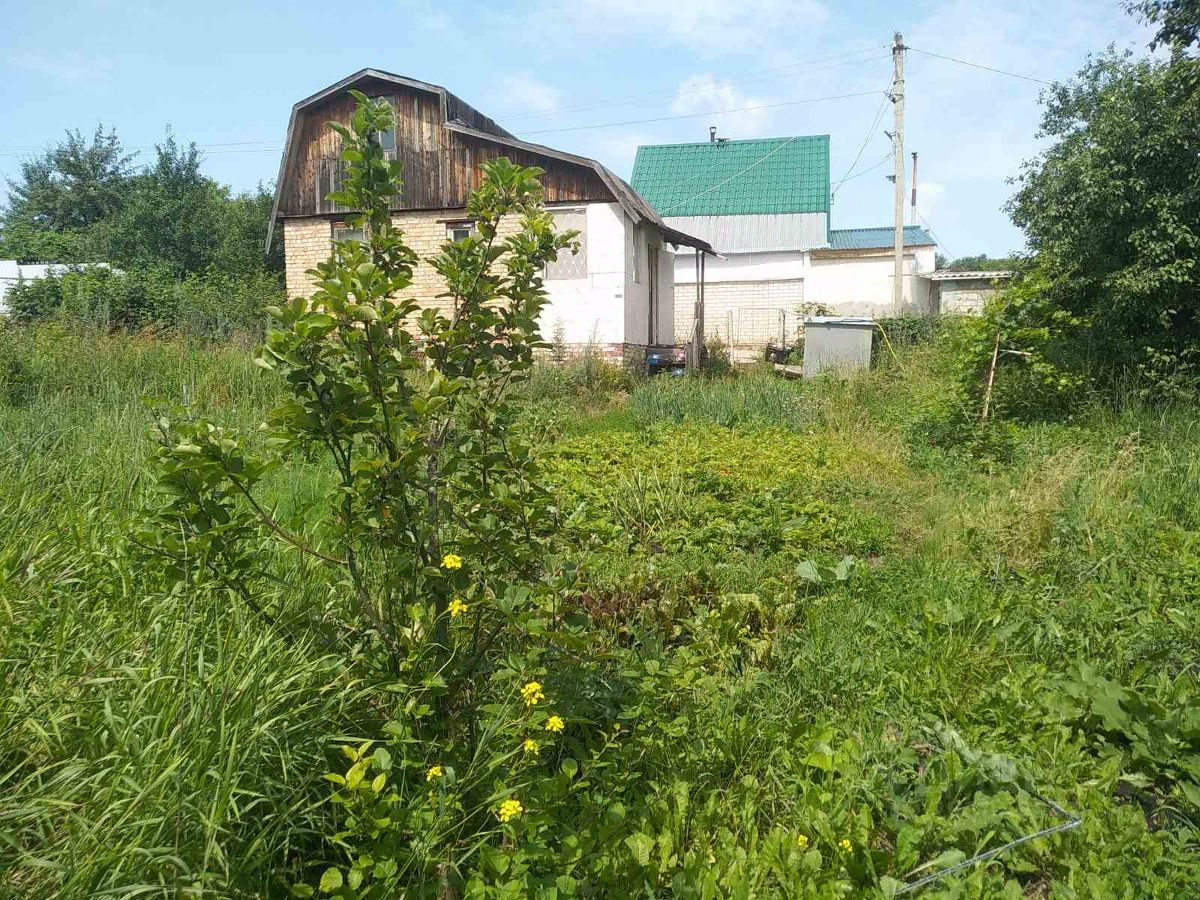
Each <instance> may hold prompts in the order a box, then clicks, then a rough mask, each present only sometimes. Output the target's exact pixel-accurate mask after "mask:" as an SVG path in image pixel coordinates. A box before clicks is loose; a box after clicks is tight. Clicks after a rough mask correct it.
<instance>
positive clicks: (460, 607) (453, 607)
mask: <svg viewBox="0 0 1200 900" xmlns="http://www.w3.org/2000/svg"><path fill="white" fill-rule="evenodd" d="M466 611H467V604H465V603H463V602H462V600H460V599H459V598H458V597H455V598H454V599H453V600H451V601H450V606H449V612H450V618H452V619H457V618H458V617H459V616H461V615H462V614H463V613H465V612H466Z"/></svg>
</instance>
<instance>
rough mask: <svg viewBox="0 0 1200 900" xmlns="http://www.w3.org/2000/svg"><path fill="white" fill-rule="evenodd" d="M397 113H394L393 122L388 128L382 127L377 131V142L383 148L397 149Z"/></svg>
mask: <svg viewBox="0 0 1200 900" xmlns="http://www.w3.org/2000/svg"><path fill="white" fill-rule="evenodd" d="M395 115H396V114H395V113H394V112H393V113H392V124H391V125H390V126H388V127H387V128H381V129H379V130H378V131H376V132H375V143H377V144H378V145H379V147H380V149H382V150H395V149H396V118H395Z"/></svg>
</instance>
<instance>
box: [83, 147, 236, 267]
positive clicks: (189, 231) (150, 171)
mask: <svg viewBox="0 0 1200 900" xmlns="http://www.w3.org/2000/svg"><path fill="white" fill-rule="evenodd" d="M200 161H201V159H200V151H199V150H197V149H196V145H195V144H194V143H193V144H188V145H187V146H180V145H179V144H178V143H177V142H176V140H175V138H174V137H173V136H172V135H168V136H167V139H166V140H165V141H163V143H161V144H159V145H157V146H156V147H155V160H154V164H153V165H152V166H150V167H149V168H147V169H146V170H145V171H144V172H143V173H142V174H140V175H138V176H137V177H136V178H135V179H134V183H133V190H132V192H131V195H130V198H129V202H128V203H126V204H125V206H124V208H123V209H121V211H120V212H119V214H117V215H116V216H114V217H113V218H112V220H111V221H110V222H109V223H107V225H106V232H107V245H108V247H109V250H110V255H111V257H112V260H113V261H114V262H116V263H117V264H119V265H124V266H161V267H164V268H167V269H169V270H171V271H172V272H174V273H176V274H186V273H188V272H199V271H202V270H204V269H206V268H207V267H208V266H209V265H210V264H211V263H212V261H213V258H214V255H215V253H216V250H217V247H218V246H219V244H220V242H221V226H222V209H221V206H222V205H223V204H224V203H227V202H228V196H227V192H226V190H225V189H224V188H222V187H221V186H219V185H218V184H217V183H216V182H214V181H213V180H212V179H211V178H208V177H206V176H205V175H203V174H201V172H200Z"/></svg>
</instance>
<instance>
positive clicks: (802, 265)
mask: <svg viewBox="0 0 1200 900" xmlns="http://www.w3.org/2000/svg"><path fill="white" fill-rule="evenodd" d="M914 267H915V271H916V272H917V273H918V274H922V273H927V272H932V271H933V270H934V268H935V250H934V248H933V247H918V248H916V250H915V251H914V250H909V251H908V252H907V253H906V254H905V257H904V272H905V279H904V299H905V307H906V311H907V312H913V311H921V312H924V311H927V310H928V308H929V282H928V280H927V279H924V278H916V279H914V278H913V277H912V273H913V271H914ZM892 273H893V261H892V256H891V254H888V253H880V252H878V251H874V255H868V254H867V253H866V252H864V253H863V254H862V255H855V256H828V257H822V256H820V255H816V256H814V255H813V254H812V253H810V252H806V251H800V250H794V251H778V252H761V253H736V254H727V255H726V258H725V259H718V258H715V257H711V256H710V257H709V258H708V261H707V263H706V265H705V270H704V281H705V284H706V285H708V286H710V287H711V286H712V285H730V286H731V289H730V290H726V291H725V292H724V293H725V294H728V296H730V297H735V296H736V292H733V291H732V286H733V285H736V284H737V283H745V282H771V281H778V282H791V283H794V282H795V281H796V280H797V279H803V282H804V285H803V298H804V302H806V303H822V304H824V305H826V306H828V307H830V308H832V309H833V311H834V313H835V314H837V315H847V316H862V315H869V316H890V315H893V314H894V311H893V309H892ZM675 281H676V283H677V284H679V285H681V286H682V285H687V286H689V288H690V286H691V285H693V284H695V281H696V263H695V258H694V257H693V255H692V253H691V252H682V253H679V254H676V256H675ZM758 293H761V290H758ZM791 293H792V294H795V293H796V291H794V290H793V291H792V292H791ZM712 294H713V291H712V290H710V291H709V295H710V296H711V295H712ZM686 295H687V297H689V298H691V297H694V296H695V295H694V293H693V292H692V290H691V289H689V290H688V291H687V292H686ZM756 297H757V294H755V293H754V292H751V291H749V288H748V293H747V298H748V299H747V302H754V303H757V304H758V305H762V302H761V300H759V299H754V298H756ZM680 312H681V311H680V310H676V316H677V317H679V315H680Z"/></svg>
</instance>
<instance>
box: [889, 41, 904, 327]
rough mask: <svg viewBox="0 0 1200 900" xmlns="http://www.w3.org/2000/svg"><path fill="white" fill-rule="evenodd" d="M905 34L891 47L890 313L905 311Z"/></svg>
mask: <svg viewBox="0 0 1200 900" xmlns="http://www.w3.org/2000/svg"><path fill="white" fill-rule="evenodd" d="M904 49H905V48H904V35H902V34H901V33H900V32H898V31H897V32H896V36H895V43H894V44H892V63H893V65H894V67H895V72H894V74H893V76H892V111H893V113H894V119H895V131H894V132H893V134H892V154H893V157H894V159H895V163H896V176H895V182H896V184H895V188H896V210H895V212H896V218H895V223H896V234H895V254H896V259H895V270H894V272H893V274H892V314H893V315H896V316H898V315H900V314H902V313H903V312H904Z"/></svg>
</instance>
